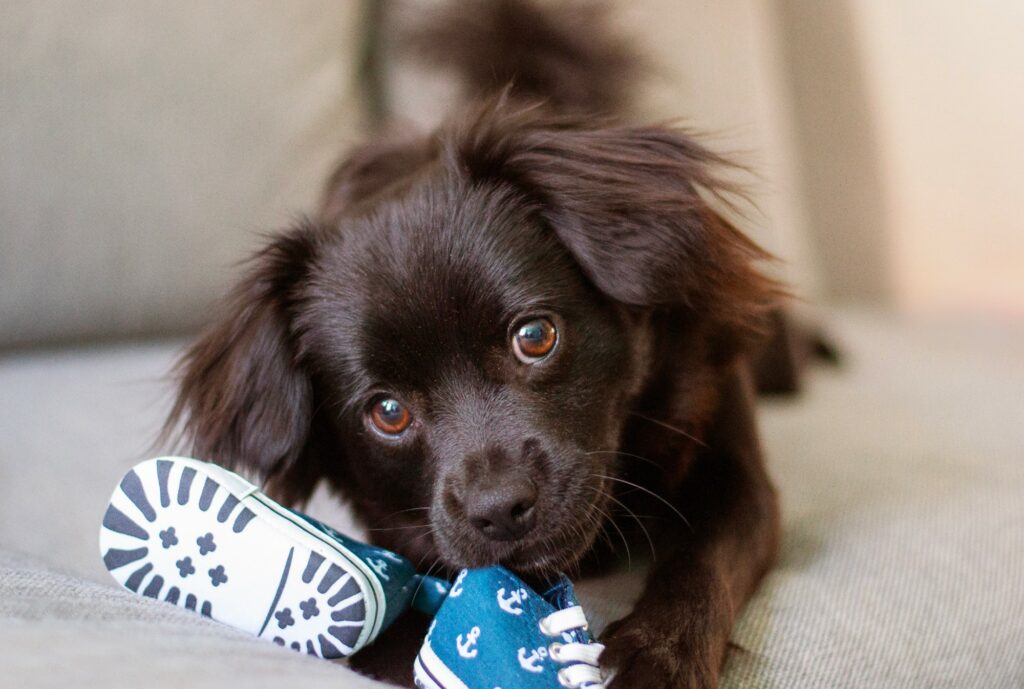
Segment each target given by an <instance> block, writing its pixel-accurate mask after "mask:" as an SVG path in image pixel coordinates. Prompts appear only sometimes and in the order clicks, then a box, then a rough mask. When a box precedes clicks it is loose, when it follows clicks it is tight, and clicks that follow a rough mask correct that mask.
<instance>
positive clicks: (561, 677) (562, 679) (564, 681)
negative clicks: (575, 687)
mask: <svg viewBox="0 0 1024 689" xmlns="http://www.w3.org/2000/svg"><path fill="white" fill-rule="evenodd" d="M558 683H559V684H561V685H562V686H563V687H565V688H566V689H572V682H570V681H569V679H568V677H567V675H566V674H565V669H564V668H563V669H561V670H559V671H558Z"/></svg>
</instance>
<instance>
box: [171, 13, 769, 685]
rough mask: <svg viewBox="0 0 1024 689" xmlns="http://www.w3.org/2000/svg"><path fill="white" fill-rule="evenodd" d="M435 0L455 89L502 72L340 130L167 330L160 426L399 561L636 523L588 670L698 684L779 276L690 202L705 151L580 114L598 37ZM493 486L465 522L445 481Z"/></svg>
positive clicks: (719, 643)
mask: <svg viewBox="0 0 1024 689" xmlns="http://www.w3.org/2000/svg"><path fill="white" fill-rule="evenodd" d="M456 7H457V8H458V10H457V11H455V12H453V13H448V14H446V15H444V21H441V22H439V23H438V25H437V26H435V27H433V28H432V29H431V31H433V33H430V32H428V33H427V35H428V36H433V39H432V40H434V41H440V39H439V36H441V35H444V36H447V38H446V39H445V40H446V41H447V45H448V46H461V52H460V48H458V47H454V48H452V49H451V50H449V51H448V52H446V53H444V54H446V55H449V56H451V55H454V56H455V57H454V58H452V59H455V60H456V62H457V64H458V65H463V66H465V65H476V66H477V67H478V68H477V69H476V71H473V70H469V69H467V70H466V71H465V74H466V76H467V79H468V83H469V85H470V86H471V87H473V89H474V90H475V91H478V92H481V91H483V92H486V91H489V90H493V89H492V88H491V87H501V86H504V83H505V82H506V81H508V80H512V82H513V86H512V87H511V88H510V89H505V90H504V91H499V94H498V95H497V96H494V95H492V96H490V97H486V98H485V99H484V101H483V102H482V103H478V104H477V105H475V106H472V107H470V108H469V109H468V110H466V111H465V112H463V113H461V114H459V115H457V116H455V117H453V119H452V121H451V122H450V123H449V124H448V125H446V126H445V127H443V128H442V129H441V130H440V131H438V132H436V133H434V134H433V135H431V136H427V137H423V138H421V139H409V140H399V141H384V142H378V143H372V144H369V145H368V146H366V147H364V148H361V149H359V150H357V151H355V152H353V153H352V154H351V155H350V156H349V157H348V159H347V160H346V161H345V162H344V163H343V164H342V165H341V166H340V168H339V169H338V171H337V172H336V173H335V175H334V176H333V178H332V179H331V181H330V184H329V187H328V190H327V193H326V195H325V200H324V203H323V206H322V208H321V211H320V213H319V214H318V216H317V217H315V218H313V219H310V220H307V221H305V222H302V223H300V224H299V225H297V226H296V227H293V228H291V229H289V230H287V231H285V232H282V233H280V234H279V235H277V236H276V237H274V238H273V239H272V240H271V241H270V243H269V244H268V246H267V247H266V248H265V249H264V250H263V251H261V252H260V253H259V254H257V255H256V256H255V257H254V259H253V261H252V265H251V267H250V270H249V274H248V275H247V277H245V278H244V279H243V280H242V282H241V284H240V285H239V286H238V287H237V288H236V289H235V290H234V292H233V294H232V296H231V297H230V299H229V300H228V301H227V303H226V305H225V307H224V309H223V311H222V312H221V314H220V315H219V316H218V317H217V318H216V319H215V320H214V321H213V323H212V324H211V326H210V327H209V329H208V330H207V331H206V332H205V333H204V334H203V335H202V336H201V337H200V339H199V340H198V341H197V342H196V343H195V344H194V345H193V346H192V347H191V348H190V349H189V350H188V351H187V352H186V354H185V355H184V357H183V359H182V362H181V369H180V370H181V379H180V390H179V395H178V398H177V403H176V405H175V407H174V411H173V414H172V417H171V419H170V421H169V427H171V428H176V427H181V428H183V430H184V433H185V435H186V436H187V438H188V439H189V440H190V441H191V444H192V450H193V451H194V452H195V453H196V454H197V455H198V456H200V457H204V458H207V459H210V460H213V461H216V462H218V463H221V464H224V465H227V466H231V467H239V468H242V469H244V470H248V471H251V472H255V473H258V474H259V475H260V476H261V477H262V478H263V479H265V481H266V483H267V486H268V490H269V491H270V492H271V493H272V494H273V495H275V496H276V497H278V498H279V499H281V500H284V501H286V502H288V503H301V502H302V501H303V500H304V499H305V498H307V497H308V496H309V495H310V493H311V492H312V490H313V489H314V487H315V486H316V485H317V483H318V482H320V481H325V482H326V483H327V485H329V486H330V487H331V488H332V489H333V490H334V491H336V492H337V494H338V495H339V496H341V497H342V498H344V499H346V500H347V501H349V502H350V503H351V505H352V507H353V508H354V511H355V514H356V515H357V516H358V517H359V518H360V519H361V520H362V521H363V522H364V523H365V524H366V526H367V527H368V528H369V529H370V531H369V533H370V534H372V537H373V540H374V541H376V542H377V543H379V544H381V545H383V546H386V547H388V548H391V549H393V550H395V551H397V552H399V553H402V554H403V555H406V556H407V557H409V558H411V559H412V560H413V561H414V562H418V563H420V565H421V566H422V567H423V568H424V569H426V568H428V567H434V569H435V571H438V570H440V571H445V572H448V573H450V572H451V571H452V570H454V569H457V568H460V567H463V566H483V565H487V564H491V563H495V562H501V563H503V564H506V565H508V566H509V567H512V568H514V569H516V570H518V571H520V572H522V573H523V574H524V575H525V576H528V577H530V578H531V580H541V579H543V578H544V577H546V576H548V575H550V574H552V573H553V572H555V571H558V570H565V569H568V570H572V571H575V572H578V573H580V574H585V573H586V572H587V571H590V570H591V568H592V566H593V565H594V563H595V562H597V561H600V560H602V557H601V555H602V552H603V551H604V550H606V549H607V548H609V547H614V545H615V538H619V537H620V536H621V538H622V539H623V540H625V541H626V545H627V547H629V546H633V550H634V551H637V550H639V549H640V548H647V547H648V543H647V540H646V538H647V536H646V534H645V530H646V532H648V533H649V534H650V537H651V539H652V542H651V543H650V548H651V549H652V551H653V553H654V557H653V559H654V562H653V564H652V567H651V574H650V579H649V582H648V584H647V588H646V592H645V593H644V594H643V596H642V597H641V598H640V600H639V602H638V603H637V605H636V608H635V610H634V611H633V612H632V614H630V615H629V616H628V617H626V618H625V619H623V620H621V621H620V622H619V623H617V624H616V625H614V626H613V628H612V629H611V630H609V631H608V632H607V633H606V634H605V635H604V638H603V642H604V643H605V644H607V649H606V651H605V653H604V655H603V656H602V660H601V662H602V664H603V665H604V666H606V667H607V668H609V669H614V670H615V671H616V675H615V679H614V680H613V682H612V684H611V686H612V687H615V688H616V689H638V688H641V687H705V688H706V687H714V686H715V685H716V684H717V677H718V673H719V668H720V665H721V662H722V659H723V656H724V652H725V649H726V645H727V641H728V638H729V632H730V628H731V626H732V624H733V621H734V619H735V617H736V615H737V613H738V611H739V610H740V608H741V607H742V605H743V603H744V602H745V601H746V600H747V598H748V597H749V596H750V594H751V593H752V591H753V590H754V588H755V586H756V585H757V583H758V581H759V579H760V578H761V576H762V574H763V573H764V572H765V570H766V569H767V568H768V567H769V565H770V563H771V561H772V558H773V555H774V553H775V550H776V544H777V533H778V515H777V510H776V502H775V497H774V491H773V489H772V486H771V484H770V482H769V479H768V477H767V475H766V473H765V470H764V467H763V465H762V457H761V447H760V443H759V441H758V436H757V431H756V428H755V422H754V408H753V393H754V390H753V384H752V376H751V373H750V371H749V368H748V366H747V363H746V362H747V354H748V352H750V350H751V347H752V345H753V343H754V342H755V341H756V340H757V337H758V334H759V333H760V332H761V331H762V330H763V329H764V327H765V325H766V322H767V318H768V315H769V313H770V310H771V309H772V308H773V306H774V305H775V304H776V302H777V300H778V298H779V296H780V293H781V291H780V289H779V287H778V285H777V284H775V283H774V282H773V281H771V280H769V279H767V278H766V277H764V276H763V275H762V274H761V273H759V272H758V270H757V268H756V263H757V262H758V261H760V260H762V259H764V258H766V255H765V254H764V252H762V251H761V250H760V249H759V248H758V247H757V246H755V245H754V244H753V243H752V242H751V241H750V240H748V239H747V238H746V237H745V236H744V235H743V234H741V233H740V232H739V231H738V230H737V229H736V228H735V227H734V226H733V225H732V224H730V222H729V221H728V220H726V219H725V218H724V217H723V216H722V215H721V214H720V213H719V212H717V211H716V209H715V207H714V205H713V204H712V203H711V202H710V200H713V199H714V197H715V195H716V194H718V193H720V192H722V191H723V190H727V187H726V186H725V185H724V184H723V183H721V182H720V181H719V179H718V177H717V173H716V170H717V169H718V168H719V167H720V165H722V164H723V163H724V161H722V160H721V159H720V158H718V157H717V156H716V155H714V154H713V153H711V152H710V151H709V150H707V149H706V148H704V147H702V146H701V145H700V144H698V143H697V142H696V141H694V139H692V138H691V137H689V136H687V135H686V134H685V133H684V132H682V131H679V130H675V129H671V128H665V127H636V126H623V125H620V124H614V123H613V122H612V121H610V120H607V119H604V116H605V115H607V114H608V111H609V110H612V109H614V107H615V104H616V103H617V102H618V101H619V100H620V95H621V94H620V91H621V87H622V86H623V84H624V82H625V80H624V79H621V78H619V76H617V75H621V74H622V73H623V70H624V69H625V65H626V61H625V58H624V56H623V55H624V54H623V53H622V50H621V48H620V47H618V46H617V44H615V43H613V42H611V41H609V40H607V39H606V38H604V37H603V34H601V32H600V30H599V29H597V28H594V27H592V28H591V29H590V32H591V33H590V36H589V40H588V41H580V40H579V37H578V31H577V29H576V28H575V26H574V25H573V24H572V23H571V22H569V23H567V22H568V19H566V17H569V16H576V15H568V14H561V13H558V12H555V13H552V12H541V11H540V10H539V9H538V8H536V7H533V6H532V5H528V4H525V3H523V2H511V1H510V0H494V1H493V2H488V3H469V2H466V3H457V4H456ZM503 13H504V14H503ZM459 22H464V23H465V25H462V26H460V25H459ZM515 27H519V29H520V30H519V31H518V32H511V33H510V30H511V29H513V28H515ZM527 29H529V30H528V31H527ZM445 32H448V33H445ZM595 32H596V33H595ZM513 35H514V38H513ZM499 39H501V40H499ZM460 40H461V41H462V42H459V41H460ZM421 45H426V46H427V47H429V46H430V45H431V43H430V40H427V41H426V42H425V43H421ZM548 58H550V59H548ZM556 58H557V59H556ZM484 60H490V64H491V65H492V66H493V68H492V69H490V70H483V69H479V65H480V64H482V62H483V61H484ZM567 69H568V70H570V71H569V73H568V75H567V74H566V73H565V70H567ZM566 80H568V82H567V81H566ZM485 82H486V83H485ZM490 82H493V83H490ZM569 82H571V83H572V84H573V88H572V89H569V90H566V89H561V88H560V87H559V86H558V85H559V84H561V83H569ZM535 96H545V97H547V102H546V103H540V104H538V103H536V102H533V98H534V97H535ZM595 110H600V111H602V113H601V116H600V117H599V116H597V115H596V114H595V113H594V112H592V111H595ZM537 315H542V316H546V317H548V318H550V319H551V320H552V322H554V323H555V325H556V326H557V328H558V343H557V345H556V347H555V349H554V351H553V352H552V354H551V355H550V356H548V357H547V358H546V359H544V360H542V361H540V362H538V363H535V364H524V363H521V362H520V361H519V360H517V359H516V358H515V356H513V354H512V350H511V349H510V338H511V333H512V330H511V329H512V328H513V327H514V326H515V324H517V323H519V322H521V319H522V318H524V317H530V316H537ZM381 393H386V394H388V395H393V396H395V397H396V398H398V399H400V400H401V401H402V402H403V403H404V404H406V405H407V406H408V407H409V408H410V409H411V410H412V412H413V414H414V417H415V420H414V422H413V424H412V426H410V428H409V430H408V431H406V432H405V434H403V435H402V436H401V437H400V438H398V439H391V438H384V437H381V435H380V434H379V433H376V432H374V431H373V430H372V429H371V427H370V426H369V425H368V422H367V410H368V406H369V405H370V404H371V403H372V401H373V400H374V399H375V396H377V395H379V394H381ZM510 485H517V486H522V485H527V486H529V487H530V490H531V491H533V492H532V495H533V496H534V498H535V503H536V504H535V506H534V508H533V510H534V513H535V517H536V522H537V526H535V527H534V528H533V529H532V530H529V531H528V532H527V533H526V534H525V535H523V536H521V537H519V538H514V539H511V540H495V539H492V538H488V537H487V536H486V535H485V534H484V533H482V532H481V531H480V529H478V528H476V527H474V525H473V524H472V523H471V521H470V520H469V519H468V518H467V514H466V503H467V501H468V500H472V499H474V496H478V495H479V494H480V493H481V492H486V491H491V492H494V491H498V493H500V492H501V491H502V490H503V489H504V488H503V487H504V486H510ZM609 534H611V535H612V536H614V538H604V537H607V536H608V535H609ZM603 559H605V560H607V559H608V558H603ZM421 638H422V624H420V622H418V621H416V620H412V621H410V620H408V619H407V620H406V621H404V622H402V623H401V624H399V625H398V626H397V627H396V628H395V629H394V630H392V631H390V632H388V633H387V634H386V635H385V637H384V638H382V639H381V640H380V641H379V642H378V643H377V644H375V645H374V646H372V647H370V648H369V649H367V650H366V651H364V652H363V653H361V654H359V655H357V656H356V657H355V658H354V664H355V665H356V666H357V667H361V668H363V669H364V670H365V671H367V672H369V673H372V674H375V675H377V676H381V677H385V678H389V679H392V680H394V681H400V682H403V683H405V684H409V685H411V673H410V668H411V665H412V663H411V660H412V657H413V655H414V653H415V650H416V647H417V646H418V641H419V639H421Z"/></svg>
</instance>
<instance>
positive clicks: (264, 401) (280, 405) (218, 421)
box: [164, 224, 322, 502]
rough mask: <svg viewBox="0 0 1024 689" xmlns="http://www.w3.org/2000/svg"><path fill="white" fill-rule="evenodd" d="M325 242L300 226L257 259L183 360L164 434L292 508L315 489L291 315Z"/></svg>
mask: <svg viewBox="0 0 1024 689" xmlns="http://www.w3.org/2000/svg"><path fill="white" fill-rule="evenodd" d="M321 232H322V230H320V229H319V228H317V227H315V226H312V225H310V224H302V225H300V226H297V227H295V228H293V229H292V230H290V231H288V232H286V233H283V234H281V235H278V236H276V237H275V238H274V239H273V240H272V241H271V242H270V244H269V245H268V246H267V247H265V248H264V249H263V250H261V251H260V252H259V253H257V254H256V255H255V256H254V257H253V258H252V259H251V266H250V270H249V273H248V275H247V276H246V278H245V279H244V280H243V281H242V282H241V283H240V284H239V285H238V286H237V287H236V288H235V289H234V291H233V292H232V293H231V295H230V297H229V298H228V300H227V301H226V303H225V304H224V307H223V311H222V315H221V316H220V317H219V318H217V319H215V320H214V321H213V322H212V324H211V326H210V327H209V328H208V329H207V330H206V331H205V332H204V333H203V334H202V335H201V336H200V337H199V339H198V340H197V341H196V342H195V343H194V344H193V345H192V346H191V347H189V349H188V350H186V352H185V353H184V354H183V355H182V357H181V359H180V360H179V362H178V366H177V373H178V376H179V387H178V397H177V399H176V400H175V403H174V407H173V409H172V412H171V415H170V418H169V419H168V422H167V426H166V428H165V436H164V437H165V438H167V437H168V436H179V437H181V438H183V439H184V440H185V441H186V442H187V443H189V444H190V447H189V450H190V451H191V452H192V453H193V454H194V455H195V456H196V457H198V458H201V459H206V460H209V461H213V462H216V463H218V464H220V465H223V466H227V467H231V468H238V469H242V470H245V471H248V472H250V473H253V474H256V475H257V476H258V477H259V478H260V479H263V480H265V481H266V482H267V484H268V486H269V487H270V490H271V491H272V492H274V493H275V494H276V495H277V496H278V497H280V498H281V499H282V500H285V501H287V502H296V501H300V500H303V499H305V498H306V497H308V495H309V493H310V492H311V491H312V488H313V487H314V486H313V485H312V481H313V479H312V478H311V477H310V476H308V475H307V474H309V472H310V467H309V466H308V465H309V464H312V462H310V461H309V459H310V458H308V457H303V455H304V454H306V453H307V448H309V446H310V443H311V423H312V415H313V403H314V402H313V389H312V382H311V380H310V378H309V376H308V375H307V374H306V372H305V371H304V369H303V363H302V360H301V353H300V352H299V351H297V346H296V339H297V338H296V337H295V334H296V333H295V331H294V328H293V325H292V319H291V314H292V313H293V308H294V306H295V300H296V299H297V298H298V297H297V292H296V286H297V285H301V283H302V281H303V278H304V277H305V275H306V271H307V266H308V265H309V262H310V260H311V259H312V257H313V255H314V253H315V251H316V244H317V241H318V237H319V236H320V234H321ZM300 458H302V459H303V461H299V460H300Z"/></svg>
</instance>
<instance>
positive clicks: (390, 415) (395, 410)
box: [370, 397, 412, 435]
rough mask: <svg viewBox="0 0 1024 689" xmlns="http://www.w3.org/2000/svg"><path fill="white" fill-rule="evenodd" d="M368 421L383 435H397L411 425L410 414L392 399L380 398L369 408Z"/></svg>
mask: <svg viewBox="0 0 1024 689" xmlns="http://www.w3.org/2000/svg"><path fill="white" fill-rule="evenodd" d="M370 421H372V422H373V425H374V426H375V427H376V428H377V430H378V431H380V432H381V433H384V434H385V435H399V434H400V433H402V431H404V430H405V429H406V428H408V427H409V424H410V423H412V414H410V413H409V410H408V409H406V408H405V406H404V405H403V404H402V403H401V402H399V401H398V400H396V399H395V398H393V397H381V398H380V399H378V400H377V401H376V402H374V403H373V406H372V407H370Z"/></svg>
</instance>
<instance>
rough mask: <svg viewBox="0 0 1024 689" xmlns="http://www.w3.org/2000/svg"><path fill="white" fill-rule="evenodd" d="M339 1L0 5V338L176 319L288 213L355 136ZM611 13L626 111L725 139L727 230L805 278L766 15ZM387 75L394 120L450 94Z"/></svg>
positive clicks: (173, 325)
mask: <svg viewBox="0 0 1024 689" xmlns="http://www.w3.org/2000/svg"><path fill="white" fill-rule="evenodd" d="M431 1H433V0H405V3H404V4H409V5H417V4H419V5H423V4H429V2H431ZM359 7H360V4H359V3H357V2H356V1H355V0H351V1H350V2H329V1H327V0H289V2H272V1H270V0H260V1H258V2H252V1H249V0H227V1H225V2H205V1H203V0H182V1H181V2H173V3H154V2H131V3H125V2H114V1H112V0H96V1H93V0H89V1H87V0H38V1H35V2H25V3H7V4H5V5H3V7H0V65H2V66H0V93H2V94H3V97H2V98H0V325H2V327H0V348H2V347H4V346H11V345H31V344H39V343H53V342H66V341H75V340H97V339H102V340H109V339H113V338H117V337H124V336H138V335H152V334H167V333H172V334H174V333H183V332H186V331H189V330H192V329H194V328H195V327H197V326H198V325H199V324H200V323H201V322H202V321H203V318H204V316H205V314H206V313H207V311H208V309H207V307H208V306H209V304H210V303H211V302H212V301H213V300H214V299H215V298H216V297H217V296H219V295H220V294H222V293H223V291H224V290H225V289H226V286H227V285H228V284H229V283H230V282H231V281H232V280H233V279H235V276H236V275H237V267H236V265H235V264H236V262H237V261H239V260H240V259H242V258H243V257H245V256H246V255H247V254H248V253H250V252H251V251H252V250H253V248H254V247H255V246H256V245H257V244H258V242H259V235H260V233H264V232H269V231H272V230H275V229H278V228H280V227H282V226H283V225H286V224H287V223H289V222H291V221H292V219H293V218H294V217H295V216H296V215H297V214H299V213H301V212H304V211H305V212H308V211H309V210H310V209H311V208H312V207H313V204H314V202H315V199H316V197H317V195H318V194H319V191H320V188H321V186H322V184H323V181H324V179H325V178H326V176H327V174H328V171H329V169H330V166H331V164H332V162H333V161H334V160H335V159H336V158H337V157H338V156H340V155H341V153H342V152H343V150H344V149H346V148H347V147H349V146H350V145H352V144H354V143H357V142H359V141H360V140H361V138H362V134H363V132H362V127H361V126H360V125H361V117H360V113H361V112H362V108H361V104H360V99H361V97H362V96H361V94H360V93H359V92H358V90H357V88H356V84H355V78H354V71H355V68H356V67H355V65H356V60H357V56H358V54H359V52H358V51H359V47H360V46H359V41H360V40H362V37H363V32H362V26H361V24H360V16H359ZM620 9H623V10H624V11H622V12H621V13H620V14H621V15H622V19H621V21H622V23H623V25H624V26H625V27H626V28H627V30H630V31H632V32H633V33H634V34H635V35H636V36H637V38H638V41H639V42H640V43H641V47H642V48H643V50H644V51H645V52H647V53H650V54H651V56H652V59H653V61H654V62H656V63H657V64H660V65H663V69H661V70H660V71H659V72H658V73H657V74H656V75H655V77H654V78H653V79H652V82H651V84H650V88H649V89H648V90H647V91H645V92H643V93H642V94H641V95H642V98H641V100H642V103H643V105H642V106H641V107H640V109H641V110H642V111H643V112H644V116H643V117H644V119H653V120H664V119H668V118H682V119H683V121H684V122H686V123H687V124H689V125H692V126H696V127H698V128H700V129H702V130H708V131H711V132H713V133H714V134H715V137H714V140H713V143H714V145H715V146H716V147H717V148H719V149H720V150H724V151H730V152H742V153H743V154H744V156H743V160H744V161H745V162H746V163H748V164H750V165H751V166H752V167H753V168H754V169H755V170H756V171H757V172H758V174H759V176H760V177H759V178H758V180H752V179H751V180H748V181H750V182H752V183H753V184H754V189H753V191H754V198H755V200H756V201H757V202H758V204H759V205H760V206H761V209H762V211H763V212H762V213H760V214H757V213H755V214H753V215H752V218H751V220H750V221H749V222H745V225H746V226H747V227H748V229H749V230H750V231H751V232H752V233H753V234H754V235H755V236H756V237H757V238H758V239H759V240H761V241H763V242H764V243H765V244H766V245H767V246H768V247H769V248H770V249H772V250H773V251H776V252H777V253H779V254H780V255H781V256H783V257H784V258H786V259H787V260H788V261H790V264H789V265H788V267H786V268H785V270H786V272H787V274H788V275H789V276H790V277H791V278H793V280H794V282H795V283H796V284H797V285H798V287H799V288H800V290H801V292H802V293H804V294H807V293H813V286H814V280H813V270H812V268H813V263H812V261H811V260H810V257H809V255H808V254H807V247H806V246H805V244H806V243H805V242H804V241H803V224H802V220H801V212H800V209H799V207H798V199H797V189H796V186H797V180H796V179H795V177H794V163H793V161H792V160H791V153H792V152H791V148H792V147H791V146H790V145H789V137H790V136H791V132H789V131H788V119H787V113H786V110H785V94H784V93H783V90H784V83H783V81H782V78H781V74H780V71H779V70H780V69H781V67H780V65H779V63H778V61H777V60H776V56H775V47H774V45H775V43H774V34H773V33H772V31H773V28H772V22H771V17H770V16H769V13H768V12H767V11H766V10H765V9H764V8H763V7H761V6H760V5H759V4H757V3H750V2H742V3H724V4H721V5H714V4H711V5H709V4H707V3H696V2H693V3H684V4H679V3H676V2H673V1H672V0H644V1H643V2H639V3H631V4H629V5H628V6H627V5H622V6H621V7H620ZM626 10H628V11H626ZM737 32H740V33H739V34H737ZM724 36H729V37H730V39H729V40H723V37H724ZM404 74H405V72H403V71H401V70H399V73H398V74H397V75H396V76H395V79H394V81H393V83H392V93H391V95H392V99H393V100H394V103H395V105H396V107H397V110H398V112H399V114H400V115H401V116H402V117H408V118H409V119H414V120H418V121H420V122H421V123H436V122H437V121H438V120H439V119H440V118H441V117H442V116H443V115H444V114H446V113H448V112H450V111H451V110H452V108H453V106H454V105H455V104H456V103H455V102H454V101H455V99H454V98H453V97H452V94H451V92H450V91H448V92H442V94H441V95H437V94H435V92H434V91H431V90H430V89H424V88H423V87H422V86H423V83H424V82H425V80H424V79H423V78H422V74H416V75H413V76H412V78H409V77H407V76H403V75H404ZM435 80H436V81H443V79H441V78H440V76H439V75H435ZM766 180H771V183H766V182H765V181H766Z"/></svg>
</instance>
